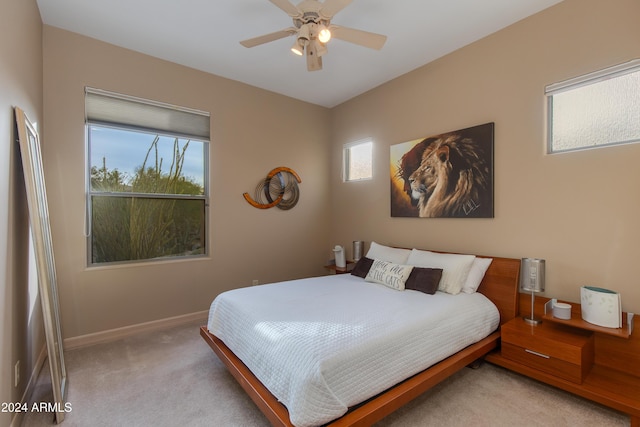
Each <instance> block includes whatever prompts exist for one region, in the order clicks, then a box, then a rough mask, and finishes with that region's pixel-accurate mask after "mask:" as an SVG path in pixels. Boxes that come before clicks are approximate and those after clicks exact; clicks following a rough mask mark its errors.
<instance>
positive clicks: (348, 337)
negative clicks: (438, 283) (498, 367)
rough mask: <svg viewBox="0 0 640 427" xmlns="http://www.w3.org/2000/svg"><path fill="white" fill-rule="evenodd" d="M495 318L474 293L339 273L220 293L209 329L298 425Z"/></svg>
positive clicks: (428, 360) (349, 402) (325, 418)
mask: <svg viewBox="0 0 640 427" xmlns="http://www.w3.org/2000/svg"><path fill="white" fill-rule="evenodd" d="M499 319H500V316H499V313H498V310H497V309H496V307H495V306H494V305H493V303H491V301H489V300H488V299H487V298H486V297H485V296H484V295H482V294H479V293H476V294H462V293H461V294H459V295H455V296H454V295H449V294H445V293H441V292H436V294H435V295H426V294H423V293H420V292H418V291H410V290H407V291H396V290H393V289H390V288H387V287H385V286H383V285H378V284H374V283H369V282H365V281H364V280H363V279H361V278H359V277H355V276H352V275H348V274H343V275H333V276H324V277H314V278H309V279H301V280H293V281H288V282H281V283H275V284H270V285H262V286H254V287H251V288H242V289H236V290H233V291H228V292H225V293H223V294H220V295H219V296H218V297H217V298H216V299H215V300H214V301H213V303H212V304H211V309H210V312H209V322H208V329H209V331H210V332H211V333H212V334H214V335H215V336H217V337H218V338H220V339H221V340H222V341H223V342H224V343H225V344H226V345H227V346H228V347H229V348H230V349H231V350H232V351H233V352H234V353H235V354H236V355H237V356H238V357H239V358H240V359H241V360H242V361H243V362H244V363H245V364H246V365H247V366H248V367H249V369H251V371H252V372H253V373H254V375H255V376H256V377H257V378H258V379H259V380H260V381H261V382H262V383H263V384H264V385H265V386H266V387H267V388H268V389H269V390H270V391H271V393H272V394H273V395H274V396H275V397H276V398H277V399H278V400H280V401H281V402H282V403H283V404H284V405H285V406H286V407H287V409H288V411H289V416H290V418H291V422H292V423H293V424H294V425H296V426H299V427H304V426H314V425H320V424H324V423H327V422H329V421H331V420H333V419H335V418H338V417H340V416H342V415H343V414H344V413H345V412H347V410H348V408H349V407H350V406H353V405H355V404H357V403H360V402H362V401H364V400H366V399H368V398H369V397H372V396H374V395H376V394H378V393H380V392H382V391H384V390H386V389H387V388H389V387H391V386H393V385H394V384H397V383H398V382H400V381H402V380H403V379H405V378H408V377H409V376H411V375H413V374H415V373H417V372H420V371H422V370H424V369H426V368H428V367H429V366H431V365H433V364H435V363H437V362H439V361H440V360H442V359H444V358H446V357H447V356H449V355H451V354H453V353H456V352H457V351H459V350H461V349H463V348H465V347H467V346H468V345H470V344H472V343H474V342H477V341H479V340H481V339H482V338H484V337H485V336H487V335H489V334H490V333H491V332H493V331H494V330H495V329H496V328H497V327H498V324H499Z"/></svg>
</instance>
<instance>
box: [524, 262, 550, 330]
mask: <svg viewBox="0 0 640 427" xmlns="http://www.w3.org/2000/svg"><path fill="white" fill-rule="evenodd" d="M544 264H545V262H544V260H543V259H537V258H522V261H521V264H520V290H521V291H523V292H531V316H530V317H527V316H523V317H522V318H523V319H524V321H525V322H527V323H530V324H532V325H537V324H539V323H542V319H539V318H536V317H535V314H534V301H535V293H536V292H544Z"/></svg>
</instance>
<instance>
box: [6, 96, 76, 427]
mask: <svg viewBox="0 0 640 427" xmlns="http://www.w3.org/2000/svg"><path fill="white" fill-rule="evenodd" d="M15 114H16V124H17V128H18V139H19V143H20V154H21V156H22V169H23V171H24V180H25V187H26V193H27V204H28V206H29V222H30V224H31V231H32V233H31V234H32V236H33V246H34V249H35V255H36V266H37V267H36V271H37V273H38V287H39V288H38V289H39V291H40V301H41V303H42V315H43V318H44V333H45V336H46V341H47V355H48V359H49V370H50V371H51V385H52V386H53V399H54V402H53V403H54V407H55V420H56V422H57V423H61V422H62V421H63V420H64V408H65V399H66V394H67V372H66V368H65V364H64V353H63V351H62V331H61V329H60V312H59V305H58V289H57V282H56V269H55V263H54V258H53V244H52V242H51V227H50V224H49V208H48V206H47V193H46V190H45V185H44V171H43V168H42V155H41V153H40V140H39V138H38V133H37V132H36V129H35V127H34V126H33V124H32V123H31V122H30V121H29V119H28V118H27V116H26V115H25V114H24V111H22V110H21V109H20V108H17V107H16V108H15Z"/></svg>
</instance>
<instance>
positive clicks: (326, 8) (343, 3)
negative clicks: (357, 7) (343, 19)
mask: <svg viewBox="0 0 640 427" xmlns="http://www.w3.org/2000/svg"><path fill="white" fill-rule="evenodd" d="M352 1H353V0H325V1H324V3H322V7H321V8H320V15H322V17H323V18H326V19H331V18H333V15H335V14H336V13H338V12H340V11H341V10H342V9H344V8H345V7H347V6H349V5H350V4H351V2H352Z"/></svg>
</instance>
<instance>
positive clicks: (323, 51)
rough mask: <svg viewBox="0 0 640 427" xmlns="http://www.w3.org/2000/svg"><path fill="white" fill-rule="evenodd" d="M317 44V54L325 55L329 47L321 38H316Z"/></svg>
mask: <svg viewBox="0 0 640 427" xmlns="http://www.w3.org/2000/svg"><path fill="white" fill-rule="evenodd" d="M315 45H316V55H318V56H323V55H324V54H326V53H327V52H328V51H329V50H328V49H327V46H325V44H324V43H321V42H320V40H319V39H318V40H315Z"/></svg>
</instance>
